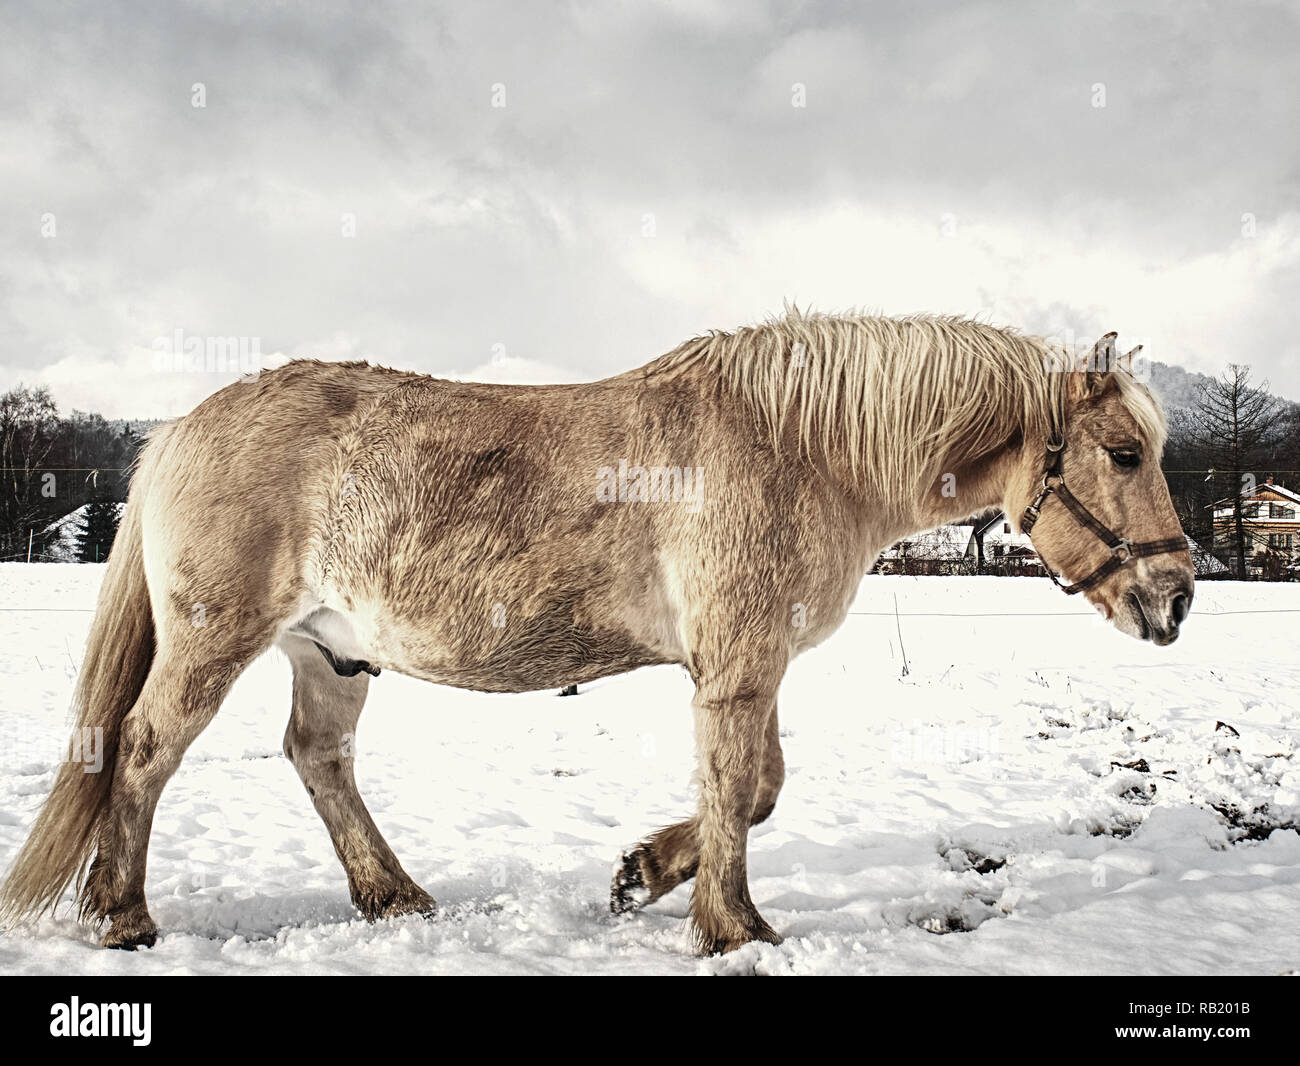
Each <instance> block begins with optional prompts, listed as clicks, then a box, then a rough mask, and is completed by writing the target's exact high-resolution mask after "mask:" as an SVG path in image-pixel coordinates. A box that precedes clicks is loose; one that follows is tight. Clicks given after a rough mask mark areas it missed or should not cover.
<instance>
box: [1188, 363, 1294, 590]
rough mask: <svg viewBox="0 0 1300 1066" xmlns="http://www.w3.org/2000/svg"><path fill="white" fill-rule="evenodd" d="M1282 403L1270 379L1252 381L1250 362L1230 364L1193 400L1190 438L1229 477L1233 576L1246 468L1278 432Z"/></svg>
mask: <svg viewBox="0 0 1300 1066" xmlns="http://www.w3.org/2000/svg"><path fill="white" fill-rule="evenodd" d="M1281 414H1282V407H1281V404H1280V403H1279V401H1278V399H1277V398H1276V397H1275V396H1271V395H1269V393H1268V382H1267V381H1265V382H1264V383H1263V384H1261V385H1252V384H1251V382H1250V367H1247V366H1242V365H1241V364H1240V363H1230V364H1228V369H1227V370H1225V371H1224V372H1223V374H1222V375H1221V376H1219V377H1217V378H1215V379H1214V380H1213V381H1211V382H1210V383H1209V384H1207V385H1206V386H1205V388H1204V389H1203V390H1202V392H1201V395H1200V397H1199V398H1198V400H1197V403H1196V409H1195V422H1194V424H1193V425H1192V426H1191V427H1190V428H1191V435H1192V437H1193V439H1195V441H1196V442H1197V443H1198V444H1199V445H1200V446H1201V447H1202V448H1203V449H1204V451H1205V454H1206V456H1207V458H1208V459H1209V461H1210V463H1211V465H1212V466H1213V472H1214V474H1215V475H1216V476H1220V477H1224V478H1226V479H1227V482H1228V485H1229V488H1230V497H1229V498H1230V499H1231V500H1232V534H1233V535H1232V553H1233V561H1234V563H1235V564H1236V575H1237V577H1238V578H1241V579H1244V578H1245V577H1246V576H1247V574H1246V541H1247V535H1246V526H1245V522H1244V520H1243V516H1242V507H1241V502H1242V496H1243V494H1244V492H1245V490H1246V488H1247V487H1248V484H1249V483H1248V481H1247V479H1246V475H1247V473H1248V472H1249V471H1250V470H1251V469H1252V468H1253V466H1254V464H1255V462H1256V461H1257V460H1259V459H1260V458H1261V457H1262V453H1263V452H1264V450H1265V449H1266V448H1268V446H1269V445H1270V444H1273V443H1274V442H1275V441H1276V439H1277V436H1278V431H1279V421H1280V417H1281Z"/></svg>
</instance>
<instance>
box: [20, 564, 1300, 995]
mask: <svg viewBox="0 0 1300 1066" xmlns="http://www.w3.org/2000/svg"><path fill="white" fill-rule="evenodd" d="M102 573H103V568H102V567H99V566H56V565H44V566H37V565H32V566H27V565H23V564H4V565H0V603H2V604H3V608H4V609H3V610H2V611H0V630H3V638H4V639H3V640H0V677H2V678H3V682H4V683H3V685H2V686H0V693H2V695H0V710H2V712H3V713H2V714H0V864H2V865H3V866H5V867H7V866H8V864H9V862H10V861H11V860H12V857H13V855H14V853H15V852H16V849H17V847H18V845H19V844H20V843H21V841H22V839H23V838H24V836H25V832H26V827H27V825H29V824H30V821H31V819H32V818H33V816H34V814H35V812H36V809H37V806H38V804H39V802H40V801H41V799H42V798H43V797H44V795H45V793H46V791H47V790H48V788H49V786H50V784H51V781H52V778H53V769H54V765H55V760H56V759H57V758H58V756H59V754H60V752H61V750H62V746H63V742H64V738H65V730H66V726H67V714H68V711H67V708H68V699H69V695H70V690H71V684H72V678H73V664H74V662H75V660H77V659H78V657H79V654H80V648H81V645H82V642H83V641H84V639H85V634H86V630H87V627H88V625H89V621H90V617H91V615H90V613H89V608H91V607H92V606H93V603H94V597H95V592H96V589H97V586H98V583H99V580H100V578H101V576H102ZM895 595H897V600H898V609H899V611H900V613H901V617H900V618H899V619H897V620H896V619H895V615H894V597H895ZM854 611H855V613H854V614H853V615H852V616H850V618H849V619H848V620H847V621H846V623H845V625H844V626H843V627H842V629H841V630H840V631H839V632H838V633H837V634H836V635H835V636H834V637H833V638H832V639H831V640H830V641H828V642H827V643H826V644H825V645H823V646H822V647H821V648H819V649H816V650H815V651H813V652H810V653H808V654H807V655H805V656H804V657H802V658H801V659H800V660H798V661H797V662H796V663H795V664H794V665H793V666H792V668H791V670H790V672H789V674H788V675H787V678H786V682H785V685H784V687H783V690H782V703H781V716H782V725H783V734H784V740H783V744H784V748H785V753H786V759H787V763H788V767H789V773H788V778H787V782H786V787H785V791H784V793H783V794H782V797H781V800H780V802H779V804H778V805H777V809H776V813H775V814H774V816H773V817H772V818H771V819H770V820H769V821H768V822H766V823H765V824H763V825H761V826H759V827H757V828H756V829H755V830H754V831H753V832H752V833H751V836H750V882H751V888H752V892H753V896H754V899H755V901H756V903H757V904H758V906H759V908H760V909H761V910H762V912H763V914H764V916H765V917H766V918H767V919H768V921H769V922H771V923H772V925H773V926H774V927H775V928H776V929H777V930H778V931H780V932H782V933H783V934H784V935H785V937H786V941H785V943H784V944H782V945H779V946H772V945H758V944H751V945H749V946H747V947H745V948H743V949H741V950H740V951H738V952H735V953H733V954H732V955H729V956H726V957H723V958H713V959H697V958H694V957H692V955H691V954H690V939H689V932H688V930H687V928H686V925H685V922H684V919H685V915H686V907H687V899H688V894H687V891H688V890H687V889H686V888H685V887H684V888H680V889H678V890H677V891H675V892H674V893H672V894H671V895H670V896H668V897H667V898H666V899H664V900H661V901H659V902H658V903H657V904H654V905H653V906H651V907H649V908H647V909H646V910H645V911H643V912H641V913H640V914H637V915H633V916H630V917H621V918H615V917H613V916H611V915H610V914H609V912H608V910H607V899H608V891H609V877H610V872H611V867H612V864H613V862H614V860H615V859H616V858H617V856H618V855H619V853H620V851H621V850H622V849H624V848H625V847H626V846H627V845H628V844H630V843H632V842H634V841H635V840H636V839H637V838H639V837H640V836H642V835H643V834H644V833H646V832H647V831H648V830H651V829H653V828H656V827H658V826H662V825H664V824H667V823H669V822H672V821H675V820H678V819H679V818H680V817H682V816H683V815H685V814H686V813H687V812H688V811H689V810H690V808H691V790H690V784H689V778H690V773H691V770H692V747H691V732H690V730H691V712H690V708H689V700H690V694H691V692H690V684H689V681H688V679H687V678H686V677H685V676H684V674H683V673H682V672H681V671H680V670H677V669H674V668H657V669H652V670H642V671H638V672H636V673H633V674H629V675H625V676H622V677H617V678H611V679H608V680H606V681H603V682H600V683H598V684H594V685H590V686H583V689H582V692H581V694H580V695H579V696H577V697H574V698H566V699H560V698H557V697H556V696H555V695H554V694H553V693H536V694H530V695H523V696H492V695H480V694H475V693H465V692H457V691H454V690H450V689H443V688H437V687H434V686H430V685H425V684H422V683H419V682H415V681H411V680H409V679H406V678H402V677H396V676H390V675H389V674H387V673H385V674H384V675H383V676H381V677H380V678H379V679H377V680H376V681H375V682H374V683H372V686H371V697H370V702H369V704H368V706H367V709H366V713H365V714H364V715H363V717H362V720H361V726H360V731H359V737H358V745H359V755H358V763H357V775H358V778H359V780H360V783H361V791H362V794H363V796H364V797H365V798H366V801H367V803H368V805H369V806H370V809H371V811H372V812H373V814H374V816H375V819H376V821H377V822H378V824H379V825H380V828H381V829H382V830H383V831H384V833H385V834H386V836H387V838H388V840H389V842H390V843H391V844H392V845H393V848H394V850H395V851H396V852H397V854H398V856H399V858H400V859H401V860H402V862H403V864H404V865H405V867H406V869H407V870H408V872H410V873H411V875H412V876H413V877H414V878H415V879H416V880H417V881H418V882H419V883H420V884H421V885H423V886H424V887H425V888H427V889H428V890H429V891H430V892H432V893H433V895H434V896H435V897H436V898H437V899H438V901H439V903H440V905H441V912H440V914H439V916H438V917H437V918H436V919H435V920H433V921H424V920H422V919H419V918H415V917H409V918H402V919H399V920H396V921H389V922H381V923H377V924H374V925H368V924H366V923H365V922H363V921H361V920H360V919H358V918H356V917H355V915H354V912H353V911H352V909H351V906H350V903H349V900H348V895H347V886H346V881H345V879H344V876H343V872H342V870H341V868H340V867H339V865H338V862H337V860H336V859H335V857H334V853H333V849H332V848H331V846H330V842H329V838H328V836H327V834H326V832H325V828H324V826H323V825H322V824H321V823H320V821H319V819H318V818H317V816H316V814H315V812H314V811H313V810H312V808H311V805H310V803H309V801H308V798H307V796H306V793H305V791H304V790H303V788H302V785H301V784H300V783H299V781H298V779H297V777H296V775H295V774H294V772H293V768H292V767H291V766H290V765H289V764H288V762H287V761H286V760H285V759H284V758H283V757H282V756H281V754H280V751H279V744H280V736H281V733H282V731H283V728H284V724H285V721H286V718H287V713H288V686H289V672H288V666H287V664H286V662H285V661H284V660H283V658H282V657H280V656H279V655H278V653H272V654H269V655H267V656H265V657H263V658H262V659H260V660H259V661H257V662H256V663H254V664H253V665H252V667H251V668H250V669H249V670H248V671H247V673H246V674H245V675H244V676H243V677H242V678H241V679H240V681H239V682H238V684H237V685H236V687H235V690H234V691H233V692H232V694H231V696H230V698H229V699H228V701H227V703H226V705H225V707H224V708H223V709H222V711H221V713H220V714H219V715H218V716H217V718H216V720H215V721H214V722H213V724H212V726H211V727H210V728H209V729H208V730H207V732H206V733H204V734H203V736H202V737H200V738H199V740H198V741H197V742H196V743H195V745H194V746H193V748H192V749H191V750H190V752H189V755H188V756H187V758H186V760H185V763H184V765H183V766H182V768H181V770H180V771H179V773H178V774H177V775H176V777H175V778H173V780H172V782H171V784H170V785H169V786H168V789H167V791H166V792H165V793H164V794H163V798H162V801H161V803H160V805H159V809H158V815H157V819H156V822H155V826H154V834H153V841H152V846H151V849H150V858H149V876H148V892H149V898H150V903H151V908H152V912H153V915H154V917H155V919H156V920H157V921H158V923H159V925H160V927H161V929H162V932H163V935H162V937H161V938H160V939H159V942H158V945H157V946H156V947H155V948H154V949H152V950H150V951H142V952H136V953H124V952H107V951H102V950H99V949H97V948H96V947H95V946H94V938H93V936H92V935H91V933H90V932H89V931H87V930H85V929H83V928H81V927H80V926H78V925H77V924H76V923H75V922H73V921H72V920H70V919H69V918H67V917H66V916H64V912H61V915H60V917H58V918H55V919H50V918H46V919H43V920H42V921H41V922H40V923H38V924H37V925H36V926H34V927H30V928H26V929H20V930H15V931H12V932H10V933H7V934H5V935H3V936H0V972H4V973H23V974H38V973H88V974H128V973H160V974H173V973H218V974H237V973H313V974H315V973H600V974H615V973H678V974H711V973H754V972H757V973H770V974H816V973H980V974H1006V973H1017V974H1039V973H1041V974H1052V973H1096V974H1119V973H1123V974H1172V973H1234V974H1235V973H1280V972H1288V971H1294V970H1296V969H1297V967H1298V966H1300V924H1298V923H1296V922H1295V921H1294V920H1293V918H1294V915H1295V914H1296V913H1297V912H1300V832H1297V831H1296V830H1295V829H1294V828H1285V827H1287V826H1294V825H1295V824H1296V823H1297V821H1298V820H1300V760H1298V759H1297V756H1296V752H1297V748H1298V747H1300V664H1297V661H1296V656H1295V636H1294V634H1295V626H1296V623H1297V621H1300V584H1297V585H1265V584H1259V583H1252V584H1250V585H1242V584H1239V583H1234V582H1212V583H1206V584H1204V585H1201V586H1200V587H1198V589H1197V595H1196V603H1195V606H1194V609H1193V613H1192V617H1191V618H1190V619H1189V621H1188V622H1187V624H1186V627H1185V629H1186V632H1185V634H1184V636H1183V637H1182V639H1181V640H1180V641H1179V642H1178V643H1177V644H1175V645H1174V646H1172V647H1171V648H1167V649H1158V648H1154V647H1152V646H1150V645H1146V644H1141V643H1139V642H1137V641H1134V640H1132V639H1131V638H1128V637H1125V636H1122V635H1121V634H1119V633H1117V632H1115V631H1114V630H1112V629H1110V628H1109V627H1108V626H1107V625H1105V623H1103V622H1102V621H1101V620H1100V619H1099V618H1098V617H1096V615H1095V614H1093V613H1092V612H1091V611H1090V610H1089V609H1088V608H1087V606H1086V605H1084V604H1081V603H1079V602H1078V601H1076V600H1074V599H1066V598H1065V597H1063V596H1061V595H1060V594H1059V593H1058V592H1056V590H1055V589H1053V588H1052V586H1051V585H1050V583H1048V582H1047V581H1046V580H1033V579H1025V578H1020V579H999V578H978V577H975V578H972V577H964V578H957V577H953V578H936V577H926V578H908V577H868V578H866V579H865V580H864V581H863V584H862V587H861V590H860V592H859V596H858V600H857V603H856V604H855V607H854ZM1008 616H1009V617H1008ZM899 627H901V630H902V640H903V646H902V647H900V644H899V636H898V628H899ZM904 650H905V654H906V663H907V672H906V674H904V670H903V663H904V660H903V655H904ZM1279 826H1281V827H1284V828H1277V827H1279Z"/></svg>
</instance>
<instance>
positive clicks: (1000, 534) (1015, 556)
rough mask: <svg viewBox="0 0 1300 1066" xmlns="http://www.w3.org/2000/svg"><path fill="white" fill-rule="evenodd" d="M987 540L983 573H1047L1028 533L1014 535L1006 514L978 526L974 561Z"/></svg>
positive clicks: (972, 550)
mask: <svg viewBox="0 0 1300 1066" xmlns="http://www.w3.org/2000/svg"><path fill="white" fill-rule="evenodd" d="M981 540H982V541H983V555H984V559H983V567H982V572H983V573H986V574H987V573H998V574H1014V575H1017V576H1030V575H1033V576H1043V575H1046V573H1047V571H1046V570H1045V569H1044V567H1043V564H1042V561H1041V560H1040V559H1039V558H1038V553H1037V552H1036V551H1034V545H1033V542H1032V541H1031V540H1030V539H1029V534H1027V533H1015V532H1012V529H1011V523H1010V522H1009V521H1007V518H1006V516H1005V515H998V517H997V518H995V519H994V520H993V521H991V522H986V523H984V524H983V525H982V526H980V527H977V529H976V530H975V532H974V534H973V535H972V536H971V541H970V545H969V547H968V549H967V552H968V554H969V556H970V558H971V560H972V561H978V559H979V551H980V546H979V542H980V541H981Z"/></svg>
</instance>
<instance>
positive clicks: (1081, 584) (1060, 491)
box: [1020, 436, 1187, 596]
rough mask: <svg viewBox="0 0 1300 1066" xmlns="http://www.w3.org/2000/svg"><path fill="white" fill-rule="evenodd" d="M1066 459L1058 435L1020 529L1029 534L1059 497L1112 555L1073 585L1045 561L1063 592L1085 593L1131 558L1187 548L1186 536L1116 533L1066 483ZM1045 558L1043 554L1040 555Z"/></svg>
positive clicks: (1053, 581) (1050, 448)
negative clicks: (1136, 538) (1137, 538)
mask: <svg viewBox="0 0 1300 1066" xmlns="http://www.w3.org/2000/svg"><path fill="white" fill-rule="evenodd" d="M1064 460H1065V441H1064V439H1063V438H1061V437H1059V436H1058V437H1056V438H1055V439H1054V440H1050V441H1048V443H1047V462H1046V464H1045V465H1046V469H1045V471H1044V473H1043V487H1042V488H1040V489H1039V490H1038V495H1037V496H1035V497H1034V499H1033V502H1032V503H1030V505H1029V506H1028V507H1026V508H1025V513H1024V517H1022V518H1021V519H1020V529H1021V532H1023V533H1025V534H1026V535H1028V534H1029V532H1030V531H1031V530H1032V529H1033V528H1034V524H1035V523H1036V522H1037V521H1038V516H1039V515H1040V514H1041V513H1042V510H1043V505H1044V504H1046V503H1047V497H1049V496H1056V497H1057V498H1058V499H1059V500H1060V501H1061V502H1062V503H1063V504H1065V506H1066V507H1067V508H1068V509H1069V511H1070V513H1071V514H1072V515H1074V517H1075V520H1076V521H1077V522H1078V523H1079V525H1081V526H1083V527H1084V528H1085V529H1089V530H1091V531H1092V532H1093V533H1094V534H1095V535H1096V536H1097V538H1098V539H1099V540H1101V541H1102V543H1104V544H1105V545H1106V547H1107V548H1109V549H1110V558H1109V559H1107V560H1106V561H1105V562H1104V563H1102V564H1101V566H1099V567H1097V569H1096V570H1094V571H1093V572H1092V573H1091V574H1089V575H1088V576H1087V577H1083V578H1080V579H1079V580H1078V581H1076V582H1074V583H1073V584H1072V585H1066V584H1063V583H1062V582H1061V580H1060V578H1058V577H1057V576H1056V575H1055V574H1054V573H1052V568H1051V567H1050V566H1049V565H1047V560H1046V559H1044V560H1043V566H1044V569H1046V570H1047V576H1048V577H1050V578H1051V579H1052V583H1053V584H1055V585H1056V587H1057V588H1059V589H1060V590H1061V591H1062V592H1064V593H1066V594H1067V595H1071V596H1072V595H1074V593H1076V592H1083V591H1085V590H1087V589H1090V588H1093V587H1094V586H1096V585H1100V584H1101V583H1102V582H1103V581H1105V580H1106V578H1108V577H1110V575H1111V574H1113V573H1114V572H1115V571H1116V570H1118V569H1120V567H1122V566H1124V565H1125V564H1126V563H1127V562H1128V561H1129V560H1130V559H1138V558H1142V557H1143V556H1147V555H1165V554H1167V553H1169V552H1179V551H1186V550H1187V541H1186V540H1185V539H1184V538H1183V537H1168V538H1166V539H1165V540H1147V541H1143V542H1141V543H1139V544H1134V543H1133V542H1132V541H1130V540H1126V539H1125V538H1124V537H1120V536H1116V534H1114V533H1112V532H1111V531H1110V530H1109V529H1108V528H1107V527H1106V526H1105V525H1103V524H1102V523H1101V522H1099V521H1098V520H1097V517H1096V516H1095V515H1094V514H1093V513H1092V512H1091V511H1089V510H1088V508H1086V507H1085V506H1084V505H1083V504H1082V503H1080V502H1079V500H1078V497H1076V496H1075V495H1074V493H1072V492H1071V491H1070V490H1069V489H1068V488H1066V485H1065V475H1064V474H1063V473H1062V472H1061V468H1062V464H1063V462H1064ZM1039 557H1040V558H1042V556H1041V555H1040V556H1039Z"/></svg>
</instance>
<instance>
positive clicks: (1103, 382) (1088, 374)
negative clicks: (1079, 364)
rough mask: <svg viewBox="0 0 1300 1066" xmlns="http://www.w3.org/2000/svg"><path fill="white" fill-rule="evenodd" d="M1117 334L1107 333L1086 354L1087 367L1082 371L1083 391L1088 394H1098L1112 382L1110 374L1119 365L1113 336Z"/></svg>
mask: <svg viewBox="0 0 1300 1066" xmlns="http://www.w3.org/2000/svg"><path fill="white" fill-rule="evenodd" d="M1118 336H1119V334H1118V333H1115V332H1111V333H1107V334H1106V335H1105V336H1104V337H1102V338H1101V340H1099V341H1098V342H1097V343H1096V344H1094V345H1093V346H1092V351H1091V352H1090V353H1089V354H1088V360H1087V368H1086V370H1085V372H1084V384H1085V391H1086V392H1087V394H1088V395H1089V396H1094V397H1096V396H1100V395H1101V394H1102V393H1103V392H1105V391H1106V389H1107V387H1108V386H1110V385H1113V384H1114V380H1113V379H1112V378H1111V377H1110V375H1111V374H1112V373H1113V372H1114V370H1115V368H1116V367H1117V366H1118V365H1119V362H1118V360H1117V359H1116V357H1115V338H1116V337H1118Z"/></svg>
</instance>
